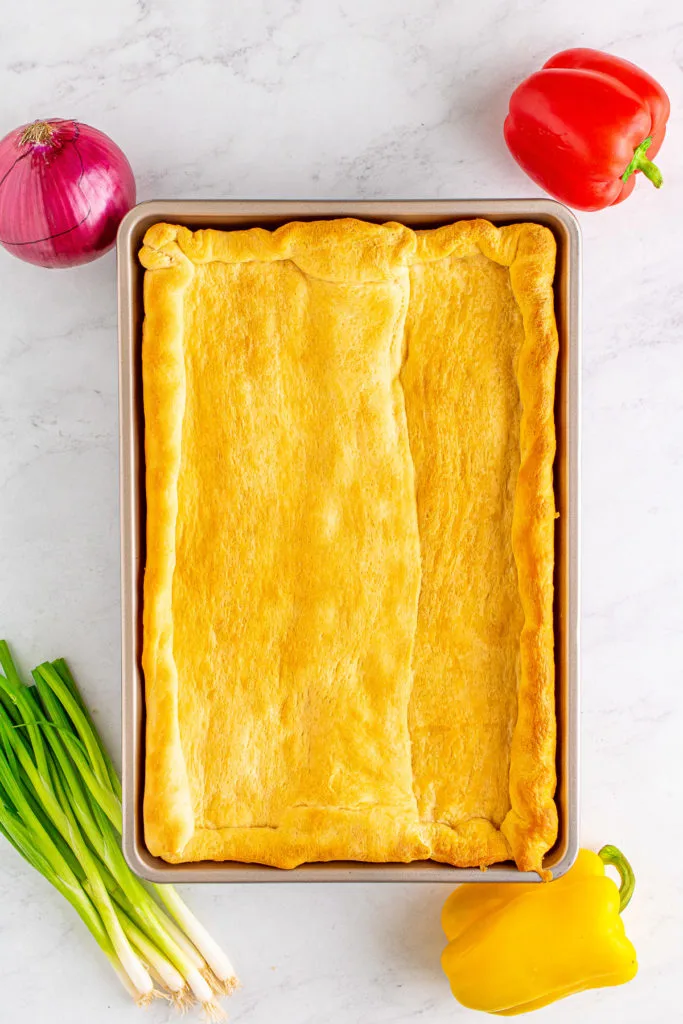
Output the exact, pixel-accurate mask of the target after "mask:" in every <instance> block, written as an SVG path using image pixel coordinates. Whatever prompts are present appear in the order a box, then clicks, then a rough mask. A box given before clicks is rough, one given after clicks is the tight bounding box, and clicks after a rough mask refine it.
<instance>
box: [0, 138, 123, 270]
mask: <svg viewBox="0 0 683 1024" xmlns="http://www.w3.org/2000/svg"><path fill="white" fill-rule="evenodd" d="M134 205H135V178H134V176H133V170H132V168H131V166H130V164H129V162H128V160H127V159H126V157H125V155H124V154H123V152H122V151H121V150H120V149H119V147H118V146H117V145H116V143H115V142H113V141H112V140H111V139H110V138H109V136H108V135H105V134H104V132H100V131H98V130H97V128H92V127H90V125H86V124H83V123H82V122H78V121H73V120H63V119H58V118H52V119H49V120H46V121H36V122H33V123H32V124H30V125H22V126H21V127H20V128H17V129H15V130H14V131H12V132H10V133H9V135H6V136H5V138H4V139H3V140H2V141H1V142H0V244H2V245H3V246H4V248H5V249H7V250H8V252H11V253H12V254H13V255H14V256H18V257H19V259H22V260H25V261H26V262H27V263H34V264H37V265H38V266H41V267H51V268H58V267H75V266H79V265H80V264H83V263H90V262H91V261H92V260H95V259H97V257H98V256H101V255H102V254H103V253H105V252H107V251H108V250H109V249H111V247H112V246H113V245H114V242H115V241H116V232H117V230H118V226H119V224H120V222H121V219H122V218H123V217H124V216H125V214H126V213H128V211H129V210H130V209H131V207H132V206H134Z"/></svg>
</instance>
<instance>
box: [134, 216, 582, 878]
mask: <svg viewBox="0 0 683 1024" xmlns="http://www.w3.org/2000/svg"><path fill="white" fill-rule="evenodd" d="M336 217H358V218H360V219H362V220H369V221H378V222H384V221H389V220H393V221H399V222H402V223H404V224H407V225H409V226H411V227H422V228H433V227H437V226H439V225H441V224H448V223H452V222H453V221H455V220H463V219H470V218H473V217H484V218H485V219H486V220H489V221H492V222H493V223H494V224H511V223H514V222H516V221H535V222H536V223H538V224H544V225H546V226H547V227H549V228H550V230H551V231H552V232H553V234H554V235H555V238H556V241H557V251H558V260H557V271H556V279H555V306H556V316H557V325H558V330H559V336H560V355H559V362H558V375H557V397H556V410H555V412H556V424H557V456H556V461H555V492H556V502H557V508H558V511H559V513H560V515H559V518H558V520H557V526H556V538H555V540H556V549H555V550H556V557H555V645H556V646H555V651H556V655H555V657H556V703H557V722H558V737H557V740H558V741H557V777H558V786H557V793H556V801H557V807H558V812H559V832H558V838H557V841H556V843H555V845H554V847H553V848H552V850H550V852H549V853H548V854H547V855H546V857H545V860H544V866H545V867H546V868H549V869H550V870H551V871H552V872H553V875H554V876H555V877H557V876H559V875H561V874H563V873H564V872H565V871H567V870H568V869H569V867H571V865H572V864H573V862H574V859H575V857H576V854H577V851H578V831H579V822H578V787H579V780H578V768H579V730H578V713H579V662H578V659H579V644H578V628H579V434H580V431H579V415H580V408H581V406H580V395H579V389H580V322H579V320H580V266H581V263H580V248H581V239H580V231H579V226H578V223H577V221H576V218H575V217H574V216H573V214H572V213H571V212H570V211H569V210H568V209H567V208H566V207H564V206H562V205H560V204H559V203H556V202H553V201H551V200H548V199H498V200H484V199H482V200H450V199H444V200H431V199H421V200H414V201H404V200H390V201H384V200H382V201H375V200H330V201H311V202H300V201H295V200H292V201H281V200H267V201H251V200H218V201H207V202H204V201H202V200H189V201H176V200H164V201H159V202H148V203H142V204H141V205H139V206H137V207H135V209H133V210H131V212H130V213H129V214H128V215H127V216H126V217H125V218H124V220H123V222H122V224H121V227H120V229H119V235H118V243H117V253H118V303H119V360H120V362H119V367H120V382H119V383H120V392H119V402H120V455H121V461H120V485H121V492H120V497H121V613H122V648H123V650H122V683H123V696H122V717H123V810H124V818H123V849H124V853H125V855H126V859H127V861H128V863H129V864H130V866H131V867H132V868H133V870H134V871H135V872H137V874H139V875H141V876H142V877H144V878H147V879H150V880H151V881H155V882H180V881H182V882H341V881H344V882H348V881H355V882H368V881H388V882H410V881H413V882H450V883H452V884H456V883H459V882H503V881H504V882H514V881H520V882H521V881H525V882H526V881H537V880H538V876H537V875H536V874H534V873H524V872H520V871H518V870H517V868H516V867H515V866H514V864H512V863H503V864H496V865H494V866H492V867H490V868H489V869H488V870H487V871H485V872H484V871H480V870H479V869H477V868H454V867H450V866H448V865H444V864H437V863H435V862H433V861H415V862H413V863H411V864H369V863H365V862H355V861H354V862H331V863H318V864H305V865H302V866H301V867H298V868H294V869H293V870H289V871H284V870H281V869H279V868H271V867H265V866H262V865H258V864H242V863H236V862H234V861H225V862H220V863H215V862H212V861H204V862H199V863H192V864H168V863H166V861H163V860H161V859H160V858H158V857H153V856H152V855H151V854H150V852H149V851H148V850H147V848H146V846H145V841H144V831H143V826H142V797H143V787H144V723H145V709H144V688H143V680H142V669H141V649H142V576H143V570H144V563H145V551H144V545H145V529H144V527H145V488H144V422H143V409H142V380H141V376H142V373H141V370H142V367H141V356H140V348H141V339H142V318H143V301H142V283H143V275H144V270H143V268H142V267H141V265H140V264H139V262H138V258H137V254H138V251H139V249H140V247H141V245H142V239H143V236H144V234H145V231H146V230H147V228H149V227H150V226H151V225H152V224H155V223H156V222H158V221H170V222H172V223H177V224H184V225H186V226H187V227H189V228H191V229H193V230H196V229H197V228H206V227H214V228H223V229H230V228H250V227H257V226H258V227H267V228H275V227H277V226H278V225H280V224H285V223H287V221H291V220H319V219H331V218H336Z"/></svg>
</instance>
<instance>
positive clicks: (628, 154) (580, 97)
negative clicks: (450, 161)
mask: <svg viewBox="0 0 683 1024" xmlns="http://www.w3.org/2000/svg"><path fill="white" fill-rule="evenodd" d="M668 116H669V99H668V97H667V95H666V93H665V92H664V90H663V89H662V87H661V86H660V85H659V84H658V83H657V82H655V80H654V78H651V77H650V75H648V74H646V72H645V71H641V69H640V68H638V67H636V65H635V64H631V63H630V62H629V61H627V60H622V59H621V58H620V57H612V56H611V55H610V54H608V53H601V52H600V51H599V50H587V49H574V50H564V51H563V52H562V53H558V54H556V55H555V56H554V57H551V58H550V60H549V61H546V63H545V64H544V65H543V68H542V69H541V70H540V71H537V72H536V73H535V74H533V75H531V76H530V77H529V78H527V79H526V81H524V82H522V84H521V85H519V86H518V87H517V88H516V89H515V91H514V92H513V94H512V96H511V98H510V112H509V114H508V116H507V118H506V120H505V141H506V142H507V144H508V147H509V149H510V152H511V153H512V155H513V156H514V158H515V160H516V161H517V163H518V164H519V165H520V166H521V167H522V168H523V169H524V170H525V171H526V173H527V174H528V175H529V177H531V178H533V180H534V181H535V182H537V183H538V184H539V185H540V186H541V187H542V188H544V189H545V190H546V192H549V193H550V194H551V195H553V196H555V197H556V198H557V199H559V200H561V201H562V202H563V203H566V204H567V205H568V206H574V207H576V209H578V210H601V209H603V208H604V207H606V206H613V205H614V204H615V203H620V202H622V201H623V200H624V199H626V197H627V196H629V195H630V194H631V192H632V191H633V186H634V185H635V179H636V174H637V173H638V172H639V171H642V172H643V174H645V175H646V177H648V178H649V179H650V181H651V182H652V183H653V184H654V185H655V186H656V187H657V188H659V187H660V186H661V184H662V175H661V172H660V170H659V168H658V167H656V166H655V164H653V163H652V159H653V157H654V156H655V155H656V154H657V152H658V150H659V147H660V146H661V144H662V142H663V141H664V133H665V131H666V122H667V118H668Z"/></svg>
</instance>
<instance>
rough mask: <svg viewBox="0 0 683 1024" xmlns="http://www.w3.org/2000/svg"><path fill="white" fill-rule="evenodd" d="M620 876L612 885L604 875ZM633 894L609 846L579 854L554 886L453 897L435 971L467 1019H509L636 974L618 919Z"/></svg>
mask: <svg viewBox="0 0 683 1024" xmlns="http://www.w3.org/2000/svg"><path fill="white" fill-rule="evenodd" d="M606 864H612V865H613V866H614V867H616V869H617V871H618V872H619V875H620V878H621V886H620V887H617V885H616V884H615V883H614V882H613V881H612V879H611V878H608V877H607V875H606V874H605V865H606ZM634 886H635V879H634V876H633V871H632V870H631V866H630V864H629V863H628V861H627V860H626V858H625V857H624V856H623V854H622V853H620V851H619V850H617V848H616V847H614V846H604V847H603V848H602V850H600V853H599V854H596V853H592V852H591V851H590V850H580V851H579V856H578V858H577V860H576V863H575V864H574V865H573V867H571V868H570V870H569V871H568V872H567V873H566V874H565V875H563V876H562V877H561V878H559V879H558V880H557V881H556V882H550V883H543V882H531V883H520V884H519V885H517V884H515V883H510V884H504V883H496V882H492V883H488V882H484V883H478V884H476V885H461V886H460V887H459V888H458V889H456V890H455V892H454V893H452V894H451V896H449V898H448V900H447V901H446V905H445V906H444V909H443V915H442V925H443V929H444V931H445V933H446V937H447V939H448V946H447V947H446V949H445V950H444V952H443V956H442V958H441V963H442V966H443V969H444V971H445V973H446V976H447V977H448V980H449V981H450V984H451V991H452V992H453V995H454V996H455V998H456V999H457V1000H458V1002H460V1003H462V1004H463V1006H468V1007H470V1008H471V1009H473V1010H484V1011H486V1012H487V1013H495V1014H498V1015H500V1016H513V1015H515V1014H518V1013H527V1012H528V1011H530V1010H537V1009H539V1008H540V1007H541V1006H546V1005H547V1004H548V1003H552V1002H555V1000H556V999H562V998H563V997H564V996H568V995H572V994H573V993H574V992H582V991H583V990H584V989H588V988H602V987H603V986H605V985H622V984H623V983H624V982H626V981H630V980H631V978H633V977H634V976H635V974H636V971H637V970H638V964H637V961H636V951H635V949H634V948H633V946H632V945H631V943H630V942H629V940H628V939H627V938H626V934H625V932H624V925H623V923H622V920H621V918H620V917H619V914H620V913H621V911H622V910H624V908H625V907H626V905H627V904H628V902H629V900H630V898H631V896H632V894H633V889H634Z"/></svg>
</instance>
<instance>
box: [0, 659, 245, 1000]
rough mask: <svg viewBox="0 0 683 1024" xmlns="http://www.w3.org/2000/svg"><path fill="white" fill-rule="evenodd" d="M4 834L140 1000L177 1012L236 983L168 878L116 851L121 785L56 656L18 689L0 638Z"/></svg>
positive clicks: (0, 827) (0, 816)
mask: <svg viewBox="0 0 683 1024" xmlns="http://www.w3.org/2000/svg"><path fill="white" fill-rule="evenodd" d="M0 667H2V671H3V672H4V675H3V674H2V672H0V833H2V834H3V835H4V836H5V838H6V839H7V840H8V841H9V842H10V843H11V844H12V846H14V848H15V850H16V851H17V852H18V853H19V854H21V856H22V857H23V858H24V859H25V860H26V861H28V863H29V864H31V865H32V867H34V868H35V869H36V871H39V872H40V873H41V875H43V876H44V877H45V878H46V879H47V880H48V882H50V883H51V884H52V885H53V886H54V887H55V889H57V890H58V891H59V892H60V893H61V894H62V896H64V897H65V899H67V900H68V901H69V903H71V905H72V906H73V908H74V910H75V911H76V912H77V913H78V914H79V916H80V917H81V919H82V921H83V922H84V924H85V925H86V927H87V928H88V929H89V930H90V932H91V934H92V936H93V938H94V939H95V941H96V942H97V944H98V945H99V947H100V949H101V950H102V952H103V953H104V955H105V956H106V957H107V959H108V960H109V962H110V963H111V965H112V967H113V968H114V970H115V971H116V974H117V975H118V976H119V978H120V980H121V982H122V983H123V985H124V986H125V988H126V989H127V990H128V992H130V994H131V995H132V996H133V998H134V999H135V1000H136V1002H137V1003H138V1004H139V1005H141V1006H146V1005H148V1004H149V1003H150V1002H151V1001H152V1000H153V999H155V998H156V997H162V998H167V999H169V1000H170V1001H171V1002H172V1003H174V1004H175V1005H176V1006H177V1007H178V1008H179V1009H185V1008H186V1007H187V1006H189V1005H190V1004H192V1003H193V1002H195V1001H196V1002H199V1003H201V1004H202V1007H203V1009H204V1010H205V1012H206V1014H207V1016H208V1017H209V1019H213V1020H218V1019H220V1018H221V1017H223V1016H224V1014H223V1011H222V1009H221V1007H220V1006H219V1004H218V1002H217V1001H216V997H217V996H219V995H229V994H230V993H231V992H232V991H233V990H234V989H235V988H236V987H237V984H238V982H237V978H236V977H235V971H234V969H233V966H232V964H231V963H230V960H229V959H228V957H227V956H226V955H225V953H224V952H223V950H222V949H221V948H220V947H219V946H218V944H217V943H216V942H215V941H214V940H213V939H212V938H211V936H210V935H209V934H208V932H207V931H206V929H205V928H203V926H202V925H201V924H200V923H199V921H198V920H197V919H196V918H195V916H194V915H193V914H192V913H191V911H190V910H189V909H188V908H187V906H186V905H185V903H184V902H183V900H182V899H181V898H180V896H179V895H178V893H177V892H176V891H175V889H173V887H172V886H170V885H147V884H146V883H143V882H141V881H140V879H139V878H137V876H136V875H134V874H133V873H132V871H131V870H130V868H129V867H128V865H127V864H126V862H125V859H124V857H123V853H122V852H121V820H122V818H121V783H120V781H119V778H118V775H117V774H116V769H115V768H114V765H113V763H112V761H111V758H110V757H109V755H108V753H107V750H106V748H105V746H104V744H103V742H102V740H101V738H100V736H99V735H98V732H97V729H96V728H95V725H94V723H93V721H92V718H91V717H90V715H89V714H88V711H87V708H86V706H85V704H84V702H83V700H82V698H81V695H80V693H79V691H78V688H77V687H76V683H75V682H74V679H73V676H72V675H71V673H70V671H69V669H68V667H67V664H66V662H65V661H64V660H63V659H60V660H58V661H53V662H45V663H44V664H42V665H39V666H38V668H36V669H35V670H34V672H33V684H32V685H25V684H24V682H23V681H22V679H21V678H20V676H19V673H18V671H17V668H16V666H15V664H14V662H13V660H12V656H11V654H10V650H9V647H8V645H7V643H6V641H4V640H0Z"/></svg>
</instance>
